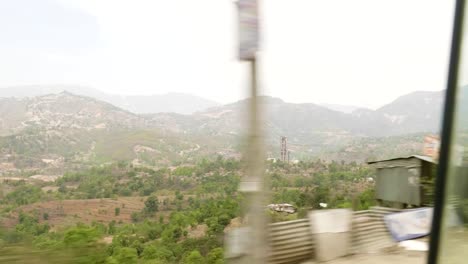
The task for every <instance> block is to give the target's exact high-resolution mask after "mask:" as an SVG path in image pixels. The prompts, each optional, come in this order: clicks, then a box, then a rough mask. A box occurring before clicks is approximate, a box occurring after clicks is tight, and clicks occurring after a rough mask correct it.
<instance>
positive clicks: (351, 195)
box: [269, 160, 375, 212]
mask: <svg viewBox="0 0 468 264" xmlns="http://www.w3.org/2000/svg"><path fill="white" fill-rule="evenodd" d="M269 166H270V179H271V186H272V188H273V190H274V191H273V202H275V203H290V204H293V205H295V206H296V207H298V208H299V209H311V208H313V209H321V207H320V205H319V204H320V203H326V204H327V208H353V209H355V210H365V209H368V208H369V207H370V206H372V205H374V204H375V199H374V186H373V178H374V177H375V174H374V171H373V170H372V169H371V168H369V167H367V166H364V165H362V164H357V163H355V162H351V163H345V162H335V161H332V162H323V161H320V160H316V161H311V162H300V163H299V164H297V165H294V166H291V165H288V164H285V163H281V162H280V163H270V165H269ZM302 212H304V211H302Z"/></svg>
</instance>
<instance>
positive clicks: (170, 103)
mask: <svg viewBox="0 0 468 264" xmlns="http://www.w3.org/2000/svg"><path fill="white" fill-rule="evenodd" d="M63 91H67V92H70V93H73V94H76V95H82V96H87V97H91V98H95V99H97V100H100V101H104V102H107V103H110V104H113V105H115V106H117V107H120V108H122V109H125V110H128V111H130V112H133V113H137V114H143V113H161V112H174V113H179V114H192V113H194V112H197V111H201V110H204V109H206V108H209V107H213V106H217V105H219V103H217V102H215V101H212V100H208V99H205V98H202V97H199V96H195V95H191V94H184V93H167V94H160V95H116V94H109V93H105V92H102V91H100V90H97V89H93V88H89V87H82V86H72V85H48V86H40V85H30V86H15V87H4V88H0V98H11V97H15V98H26V97H35V96H42V95H48V94H56V93H60V92H63Z"/></svg>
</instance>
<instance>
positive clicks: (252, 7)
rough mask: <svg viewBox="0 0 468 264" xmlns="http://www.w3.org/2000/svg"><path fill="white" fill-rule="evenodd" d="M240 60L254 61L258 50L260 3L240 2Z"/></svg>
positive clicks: (244, 0)
mask: <svg viewBox="0 0 468 264" xmlns="http://www.w3.org/2000/svg"><path fill="white" fill-rule="evenodd" d="M237 7H238V11H239V59H240V60H253V59H255V53H256V52H257V50H258V2H257V0H238V1H237Z"/></svg>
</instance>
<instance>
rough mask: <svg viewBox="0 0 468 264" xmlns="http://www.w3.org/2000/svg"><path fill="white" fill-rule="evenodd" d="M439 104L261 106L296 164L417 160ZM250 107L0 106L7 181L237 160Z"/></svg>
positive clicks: (38, 100)
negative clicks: (21, 175) (44, 172)
mask: <svg viewBox="0 0 468 264" xmlns="http://www.w3.org/2000/svg"><path fill="white" fill-rule="evenodd" d="M442 97H443V93H442V92H415V93H411V94H408V95H404V96H401V97H400V98H398V99H396V100H395V101H393V102H392V103H390V104H388V105H386V106H384V107H381V108H379V109H377V110H370V109H356V110H354V111H353V112H352V113H348V114H347V113H342V112H339V111H334V110H330V109H328V108H326V107H323V106H320V105H316V104H311V103H308V104H293V103H287V102H284V101H283V100H281V99H279V98H273V97H268V96H262V97H259V98H258V102H259V107H260V108H261V109H262V111H261V114H262V118H261V119H260V122H262V126H263V127H264V129H265V130H264V135H265V141H266V145H267V154H268V156H271V157H276V156H277V155H276V154H277V152H278V148H279V147H278V146H279V137H280V136H286V137H288V148H289V150H290V151H291V153H292V157H294V158H299V157H301V158H304V159H307V158H312V157H320V158H322V159H325V158H327V157H328V158H330V157H332V158H333V159H340V158H342V159H345V160H347V161H353V160H359V161H363V160H365V159H366V157H368V156H372V157H373V158H378V157H382V156H385V154H388V153H391V154H392V155H395V154H398V153H402V155H406V154H410V153H411V154H414V153H415V152H417V151H418V150H419V148H420V146H421V144H422V139H423V135H424V134H425V133H438V132H439V126H440V116H441V109H442V101H443V98H442ZM249 100H250V99H245V100H241V101H238V102H235V103H231V104H226V105H222V106H215V107H211V108H208V109H206V110H204V111H199V112H196V113H193V114H190V115H183V114H177V113H155V114H135V113H132V112H130V111H128V110H124V109H122V108H119V107H117V106H114V105H112V104H110V103H107V102H104V101H100V100H98V99H94V98H91V97H87V96H81V95H75V94H73V93H70V92H61V93H58V94H48V95H41V96H36V97H24V98H0V173H2V170H1V167H2V166H3V165H2V164H10V163H11V162H13V163H14V166H13V165H8V166H9V167H15V168H21V169H25V168H32V169H34V168H36V169H37V168H42V167H41V166H49V165H48V163H47V164H46V165H44V164H43V163H44V162H43V161H41V160H46V161H48V160H55V161H57V162H59V161H60V162H65V161H66V162H68V163H69V164H72V165H73V164H75V165H76V164H81V163H83V162H108V161H112V160H130V161H132V162H133V163H134V164H142V163H144V164H150V165H153V166H157V165H158V164H166V165H167V164H171V162H184V161H193V160H194V159H197V158H199V157H204V155H223V156H228V157H238V156H239V153H240V152H241V150H242V148H243V147H244V146H245V142H244V141H243V139H244V136H246V135H247V132H248V128H247V127H246V124H248V122H247V120H248V109H249V107H248V106H249ZM417 133H419V134H417ZM388 144H391V145H388ZM421 149H422V148H421ZM372 151H374V152H372ZM75 165H74V166H75ZM5 166H6V165H5ZM54 168H55V169H57V170H58V169H60V168H62V169H63V167H61V166H58V165H57V166H56V167H54Z"/></svg>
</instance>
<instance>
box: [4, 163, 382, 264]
mask: <svg viewBox="0 0 468 264" xmlns="http://www.w3.org/2000/svg"><path fill="white" fill-rule="evenodd" d="M241 169H242V162H239V161H235V160H225V159H222V158H218V159H215V160H211V161H209V160H202V161H200V162H199V163H198V164H197V165H196V166H183V165H180V166H178V167H177V168H175V169H174V170H172V171H171V170H170V169H168V168H163V169H158V170H154V169H149V168H137V167H133V166H131V165H129V164H127V163H124V162H120V163H116V164H111V165H105V166H99V167H94V168H90V169H88V170H85V171H81V172H73V173H66V174H65V175H64V176H63V177H62V178H61V179H59V180H58V181H57V182H56V185H57V186H58V187H59V190H58V192H56V193H43V191H42V190H41V189H40V188H39V187H36V186H33V185H30V184H26V183H22V184H17V186H12V188H13V190H12V191H10V192H9V193H8V194H6V195H5V199H3V200H2V204H3V205H5V206H7V205H10V206H16V207H18V206H21V205H24V204H29V203H33V202H36V201H40V200H43V199H71V198H74V199H77V198H79V199H88V198H105V197H114V196H145V197H144V199H145V202H144V204H145V206H144V208H143V210H141V212H134V213H133V215H132V220H133V222H132V223H122V222H119V223H117V222H115V221H111V222H110V223H108V224H103V223H94V224H92V225H83V224H78V225H76V226H73V227H69V228H66V229H58V230H55V229H54V230H53V231H51V230H49V227H48V225H47V224H41V223H40V222H45V223H46V222H47V220H48V218H49V216H48V215H46V214H44V215H42V216H40V215H34V216H30V215H26V214H20V220H19V223H18V225H17V226H16V228H15V229H14V230H10V231H3V232H1V233H0V254H2V253H4V254H2V255H7V256H10V255H11V254H12V253H11V252H13V251H14V250H15V248H18V247H26V248H27V250H28V251H29V252H37V254H39V255H41V256H43V254H46V253H47V252H49V253H50V252H53V254H52V253H51V254H52V255H54V256H55V257H54V258H53V259H55V258H57V262H53V261H52V258H51V260H50V262H49V263H217V264H218V263H223V250H222V246H223V243H222V242H223V234H224V230H225V228H226V226H228V225H229V223H230V222H231V220H232V219H233V218H236V217H241V216H242V212H243V210H242V204H243V201H244V200H243V196H242V195H241V194H239V193H238V192H237V189H238V185H239V182H240V176H239V175H242V173H241ZM267 173H268V176H269V177H270V179H271V186H272V202H274V203H291V204H293V205H295V206H296V207H297V208H298V209H299V214H296V215H294V216H291V217H289V218H286V219H290V218H293V217H302V216H304V215H305V212H306V211H307V210H309V209H311V208H314V209H319V208H320V206H319V203H327V204H328V208H337V207H354V208H355V209H366V208H368V207H369V206H371V205H372V204H373V200H374V195H373V186H372V181H368V179H369V178H371V177H373V171H372V170H371V169H369V168H368V167H366V166H364V165H360V164H356V163H344V162H324V161H320V160H316V161H310V162H300V163H298V164H286V163H281V162H277V163H269V164H268V165H267ZM67 186H75V188H69V187H67ZM162 190H164V191H166V193H171V194H173V195H174V197H175V198H174V200H173V201H171V202H170V203H171V204H170V206H169V205H168V204H166V201H164V200H163V201H161V200H158V196H157V193H158V191H162ZM187 194H193V195H190V196H188V197H187V196H186V195H187ZM54 195H55V196H54ZM186 198H187V199H186ZM161 210H166V211H167V210H170V211H172V212H171V213H170V216H169V218H166V219H165V218H164V217H162V216H161V215H160V214H158V213H157V212H159V211H161ZM119 214H120V208H116V210H115V215H116V216H117V215H119ZM268 214H270V215H271V216H272V219H273V221H277V220H284V219H285V218H281V217H278V215H279V214H276V213H273V212H268ZM40 218H41V221H38V219H40ZM199 226H204V227H205V226H206V230H205V231H204V234H203V235H202V236H196V237H197V238H195V236H191V235H190V234H191V233H190V232H191V230H193V229H194V228H196V227H199ZM109 237H111V238H112V240H111V241H112V242H110V243H107V244H106V243H104V242H103V241H105V238H109ZM65 253H66V254H65ZM67 256H69V257H70V259H71V261H68V260H66V257H67ZM30 257H31V256H30ZM0 260H1V259H0ZM54 261H55V260H54Z"/></svg>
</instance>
